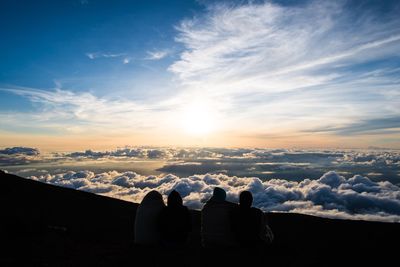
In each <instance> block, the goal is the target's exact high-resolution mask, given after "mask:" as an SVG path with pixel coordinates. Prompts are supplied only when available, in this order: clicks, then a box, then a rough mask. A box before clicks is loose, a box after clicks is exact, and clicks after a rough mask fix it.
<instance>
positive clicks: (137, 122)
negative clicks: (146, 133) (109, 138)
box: [0, 87, 167, 133]
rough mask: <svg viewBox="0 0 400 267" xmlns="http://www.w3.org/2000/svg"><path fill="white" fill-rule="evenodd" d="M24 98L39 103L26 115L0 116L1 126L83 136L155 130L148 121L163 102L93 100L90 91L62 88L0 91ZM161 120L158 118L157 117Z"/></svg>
mask: <svg viewBox="0 0 400 267" xmlns="http://www.w3.org/2000/svg"><path fill="white" fill-rule="evenodd" d="M0 90H3V91H8V92H12V93H14V94H17V95H20V96H24V97H26V98H28V99H29V100H30V101H31V102H33V103H36V104H39V105H37V107H38V108H37V109H36V110H34V111H29V112H13V113H10V114H8V113H0V118H1V119H2V121H4V124H5V125H13V126H14V127H16V126H18V127H32V128H41V129H46V130H56V131H59V130H61V129H62V131H63V132H69V133H84V132H93V131H97V130H104V129H105V128H107V129H108V133H112V132H115V131H120V130H124V129H125V130H126V129H132V128H135V129H136V130H139V129H141V128H146V127H147V128H149V127H155V126H157V125H158V123H160V122H159V121H158V120H157V118H153V119H152V120H150V119H149V118H151V117H152V115H154V114H155V113H158V112H157V110H160V109H164V111H165V109H166V108H167V107H166V106H163V103H155V104H154V103H148V104H146V103H139V102H138V101H132V100H128V99H124V98H115V97H113V98H107V97H97V96H95V95H94V94H92V93H90V92H72V91H69V90H64V89H55V90H51V91H48V90H39V89H34V88H26V87H12V88H0ZM158 118H160V121H162V119H161V116H159V117H158Z"/></svg>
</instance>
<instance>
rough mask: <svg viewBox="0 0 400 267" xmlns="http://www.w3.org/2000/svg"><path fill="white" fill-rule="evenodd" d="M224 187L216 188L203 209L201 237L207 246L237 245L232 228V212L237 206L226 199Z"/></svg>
mask: <svg viewBox="0 0 400 267" xmlns="http://www.w3.org/2000/svg"><path fill="white" fill-rule="evenodd" d="M225 198H226V192H225V190H224V189H222V188H219V187H216V188H214V192H213V196H212V198H211V199H210V200H209V201H207V203H206V204H205V205H204V207H203V210H202V211H201V238H202V244H203V246H205V247H215V246H235V245H236V244H237V243H236V241H235V237H234V234H233V232H232V229H231V212H232V211H233V210H234V208H235V207H236V206H237V205H236V204H234V203H231V202H228V201H226V200H225Z"/></svg>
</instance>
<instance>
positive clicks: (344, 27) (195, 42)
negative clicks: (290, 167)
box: [169, 1, 400, 133]
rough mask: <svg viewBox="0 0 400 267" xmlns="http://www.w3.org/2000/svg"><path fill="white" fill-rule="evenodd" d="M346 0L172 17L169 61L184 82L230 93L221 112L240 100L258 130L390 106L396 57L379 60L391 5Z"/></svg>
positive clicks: (393, 106) (393, 19)
mask: <svg viewBox="0 0 400 267" xmlns="http://www.w3.org/2000/svg"><path fill="white" fill-rule="evenodd" d="M346 4H347V2H345V1H336V2H323V1H311V2H309V3H307V4H304V5H299V6H298V5H296V6H290V5H285V6H283V5H278V4H274V3H271V2H264V3H256V4H252V3H250V4H240V5H228V4H215V5H211V6H209V7H208V12H207V13H206V14H205V15H203V16H197V17H194V18H192V19H187V20H184V21H183V22H182V23H181V24H180V25H179V26H178V27H177V30H178V32H179V34H178V36H177V38H176V40H177V41H178V42H180V43H181V44H182V45H183V46H184V48H185V49H184V51H183V52H182V53H181V55H180V60H178V61H176V62H175V63H173V64H172V65H171V66H170V68H169V70H170V71H171V72H172V73H174V74H175V75H176V76H177V77H178V78H179V81H180V82H181V84H182V85H183V86H185V87H186V88H187V90H189V91H200V92H202V94H204V95H208V96H209V97H210V98H214V99H215V98H219V99H221V100H222V99H223V101H224V102H225V103H226V102H229V103H231V105H230V106H231V109H230V111H227V112H233V111H232V110H233V109H235V110H238V109H240V110H241V111H242V113H241V115H240V116H238V117H237V118H239V119H240V120H242V121H245V122H246V124H249V127H252V126H253V127H254V126H255V125H257V130H258V131H260V132H261V133H262V132H266V131H268V132H271V129H276V128H283V129H285V130H286V131H287V130H291V131H292V132H301V131H302V130H303V129H307V128H310V127H311V128H318V126H321V123H323V122H324V121H329V123H330V124H331V126H332V125H333V126H334V127H335V126H340V125H344V124H350V123H355V122H356V121H360V120H368V119H371V117H372V116H374V118H376V119H379V118H386V117H395V116H398V115H399V114H400V110H399V108H398V106H399V104H400V97H399V95H398V94H396V93H395V92H398V90H399V89H398V88H399V83H400V81H399V79H398V78H396V76H395V74H394V73H393V72H395V73H396V75H398V74H399V71H398V70H396V69H397V67H398V66H397V67H393V66H392V65H390V64H393V62H392V63H387V65H385V64H384V63H383V64H382V62H390V60H389V59H390V58H396V57H397V56H398V54H399V53H400V30H399V29H400V19H399V17H398V16H395V12H396V10H398V9H399V8H398V7H397V8H394V9H393V10H392V12H387V13H377V12H374V11H373V10H369V9H368V8H365V9H359V10H354V9H352V10H350V9H349V7H348V6H347V5H346ZM377 61H379V62H381V64H375V63H376V62H377ZM396 64H397V63H395V65H396ZM389 92H392V94H390V95H391V96H390V97H389V96H388V94H389ZM260 123H262V124H263V125H265V128H264V129H263V128H262V127H260V126H259V125H260ZM231 125H237V121H236V123H232V124H231ZM233 127H234V126H233ZM332 133H334V132H332Z"/></svg>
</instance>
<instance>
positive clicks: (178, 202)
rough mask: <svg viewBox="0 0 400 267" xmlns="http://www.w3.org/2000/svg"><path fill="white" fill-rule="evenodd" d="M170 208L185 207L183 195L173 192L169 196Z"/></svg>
mask: <svg viewBox="0 0 400 267" xmlns="http://www.w3.org/2000/svg"><path fill="white" fill-rule="evenodd" d="M167 203H168V207H178V206H182V205H183V201H182V197H181V195H180V194H179V193H178V192H177V191H175V190H172V191H171V193H169V195H168V202H167Z"/></svg>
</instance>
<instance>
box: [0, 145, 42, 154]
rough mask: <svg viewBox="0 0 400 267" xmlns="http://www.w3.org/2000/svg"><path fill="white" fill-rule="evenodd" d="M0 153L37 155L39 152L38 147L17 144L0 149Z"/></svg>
mask: <svg viewBox="0 0 400 267" xmlns="http://www.w3.org/2000/svg"><path fill="white" fill-rule="evenodd" d="M0 154H6V155H16V154H22V155H27V156H37V155H39V154H40V152H39V149H37V148H31V147H21V146H17V147H7V148H5V149H0Z"/></svg>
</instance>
